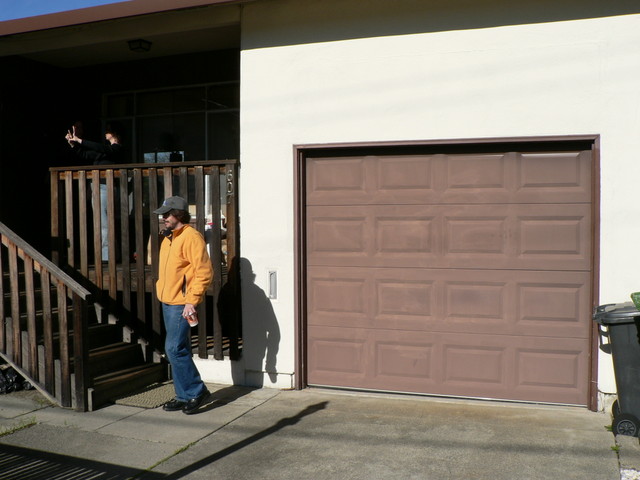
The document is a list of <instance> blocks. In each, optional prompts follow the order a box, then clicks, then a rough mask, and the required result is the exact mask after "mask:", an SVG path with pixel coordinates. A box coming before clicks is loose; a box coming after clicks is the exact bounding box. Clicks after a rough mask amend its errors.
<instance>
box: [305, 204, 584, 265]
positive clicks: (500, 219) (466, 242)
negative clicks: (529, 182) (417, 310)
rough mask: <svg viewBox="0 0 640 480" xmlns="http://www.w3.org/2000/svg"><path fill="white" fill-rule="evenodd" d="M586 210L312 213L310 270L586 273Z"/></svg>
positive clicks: (484, 208) (550, 207) (474, 207)
mask: <svg viewBox="0 0 640 480" xmlns="http://www.w3.org/2000/svg"><path fill="white" fill-rule="evenodd" d="M590 218H591V209H590V206H589V205H582V204H570V205H529V204H527V205H447V206H438V205H424V206H415V205H410V206H386V205H376V206H369V207H361V206H357V207H351V208H348V207H309V209H308V212H307V238H308V243H307V259H308V262H309V264H311V265H327V266H329V265H349V266H371V267H424V268H509V269H550V270H589V268H590V265H591V257H590V251H591V242H590V234H591V230H590V224H591V221H590Z"/></svg>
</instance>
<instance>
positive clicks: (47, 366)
mask: <svg viewBox="0 0 640 480" xmlns="http://www.w3.org/2000/svg"><path fill="white" fill-rule="evenodd" d="M0 239H1V241H0V299H1V300H0V322H1V326H0V353H1V354H2V357H3V358H5V359H6V360H7V361H8V362H10V363H11V364H12V365H13V366H14V368H16V369H17V370H18V371H20V372H23V373H24V374H25V375H26V376H28V378H29V379H30V380H31V382H32V384H33V385H34V386H35V387H36V388H38V389H39V390H40V391H41V392H42V393H43V394H45V396H47V397H48V398H49V399H50V400H52V401H55V402H57V403H59V404H60V405H62V406H64V407H71V406H72V404H73V403H74V401H73V396H72V394H71V383H72V382H71V364H72V363H73V372H74V373H73V374H74V376H75V406H76V409H78V410H82V411H86V410H87V408H88V389H89V381H88V379H89V372H88V352H89V350H88V347H87V341H86V337H87V335H86V332H87V316H88V305H89V304H90V303H91V302H92V294H91V293H90V292H89V290H87V289H86V288H84V287H83V286H82V285H80V284H79V283H78V282H77V281H76V280H74V279H73V278H72V277H71V276H69V275H68V274H67V273H65V272H64V271H63V270H62V269H61V268H59V267H58V266H57V265H55V264H54V263H53V262H52V261H51V260H49V259H47V258H46V257H45V256H44V255H42V254H41V253H40V252H38V251H37V250H35V249H34V248H33V247H32V246H31V245H29V244H28V243H27V242H26V241H25V240H24V239H22V238H20V237H19V236H18V235H17V234H15V233H14V232H13V231H12V230H11V229H9V228H8V227H7V226H6V225H4V224H3V223H0ZM5 257H6V258H5ZM19 259H20V260H21V261H22V263H21V264H20V262H19V261H18V260H19ZM36 277H39V279H40V282H39V285H38V284H37V282H36ZM52 289H54V290H55V292H56V294H55V295H54V296H52V295H51V290H52ZM52 297H53V298H52ZM7 298H8V299H9V302H10V308H9V312H7V311H5V305H6V303H7V302H6V300H7ZM37 306H38V307H37ZM54 312H55V315H54ZM69 313H70V314H71V321H69ZM37 319H40V324H41V326H38V322H37ZM54 323H55V325H54ZM9 332H10V334H9ZM40 332H41V334H42V338H43V340H42V345H43V347H44V348H43V350H42V351H40V350H39V349H38V336H39V334H40ZM71 332H73V358H71V355H70V351H71V349H70V345H69V342H70V339H69V335H70V333H71ZM55 334H57V336H58V338H57V340H54V336H55ZM23 338H26V339H27V342H26V343H27V344H26V345H24V344H23ZM54 349H56V350H58V351H59V352H60V356H59V362H60V382H59V385H60V387H57V384H58V382H56V380H55V367H54V363H55V361H54ZM41 365H42V367H43V368H40V366H41Z"/></svg>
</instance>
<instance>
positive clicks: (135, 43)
mask: <svg viewBox="0 0 640 480" xmlns="http://www.w3.org/2000/svg"><path fill="white" fill-rule="evenodd" d="M127 43H128V44H129V50H131V51H132V52H148V51H149V50H151V42H150V41H149V40H144V39H142V38H138V39H137V40H129V41H128V42H127Z"/></svg>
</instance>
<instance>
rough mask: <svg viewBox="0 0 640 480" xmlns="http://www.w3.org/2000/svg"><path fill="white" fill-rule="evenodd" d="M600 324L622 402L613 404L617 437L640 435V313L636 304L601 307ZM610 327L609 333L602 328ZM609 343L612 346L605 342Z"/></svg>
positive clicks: (597, 317)
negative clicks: (610, 356)
mask: <svg viewBox="0 0 640 480" xmlns="http://www.w3.org/2000/svg"><path fill="white" fill-rule="evenodd" d="M593 320H594V321H596V322H598V324H599V328H598V329H599V331H600V344H601V347H600V348H601V349H602V350H603V351H606V352H608V353H611V355H612V359H613V370H614V374H615V378H616V388H617V390H618V399H617V400H616V401H615V402H614V403H613V408H612V413H613V425H612V427H613V433H614V434H616V435H630V436H633V437H638V436H639V434H640V329H639V327H640V311H638V309H637V308H636V306H635V305H634V304H633V303H632V302H627V303H614V304H608V305H601V306H599V307H597V308H596V310H595V312H594V314H593ZM603 326H604V327H606V329H604V328H602V327H603ZM604 340H608V342H606V343H605V342H604Z"/></svg>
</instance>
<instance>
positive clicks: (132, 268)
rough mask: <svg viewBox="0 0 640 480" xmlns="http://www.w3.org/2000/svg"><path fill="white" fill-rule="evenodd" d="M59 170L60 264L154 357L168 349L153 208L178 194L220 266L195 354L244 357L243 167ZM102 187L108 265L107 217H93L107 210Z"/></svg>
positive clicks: (55, 199) (55, 214) (54, 184)
mask: <svg viewBox="0 0 640 480" xmlns="http://www.w3.org/2000/svg"><path fill="white" fill-rule="evenodd" d="M50 173H51V208H52V210H51V236H52V241H53V245H52V257H53V260H54V263H56V264H57V265H59V266H60V267H61V268H63V269H64V270H65V271H67V272H69V273H70V274H71V275H72V276H73V277H74V278H76V279H78V281H80V282H82V283H83V284H85V285H86V286H87V288H88V289H89V290H90V291H92V292H93V293H94V294H95V296H96V302H99V303H100V304H101V305H102V306H104V308H105V312H106V314H107V315H111V316H114V317H116V318H117V319H118V321H123V322H125V323H126V324H127V325H128V326H129V327H130V329H131V331H132V332H134V334H135V335H136V336H137V337H138V339H139V340H140V341H141V342H145V343H146V344H147V345H148V352H147V353H149V354H152V355H159V354H160V353H161V352H162V350H163V345H162V343H161V342H162V340H161V339H162V337H163V332H164V326H163V324H162V316H161V315H162V314H161V309H160V304H159V302H158V301H157V300H156V296H155V291H154V286H155V282H156V280H157V270H158V252H159V245H160V241H161V237H160V236H159V231H160V228H161V218H159V217H158V215H155V214H153V210H155V209H157V208H158V207H159V206H160V205H161V204H162V201H163V200H164V199H165V198H167V197H170V196H172V195H179V196H181V197H184V198H185V199H187V201H188V202H189V204H190V205H191V206H192V212H191V213H192V225H193V226H194V227H195V228H197V229H198V230H199V231H200V232H202V233H203V234H204V235H205V238H206V241H207V245H208V248H209V254H210V257H211V261H212V264H213V268H214V281H213V284H212V285H211V287H210V288H209V291H208V294H207V298H206V301H205V302H203V304H201V305H200V306H199V309H198V313H199V316H200V324H199V325H198V327H196V328H194V329H192V333H193V335H194V336H193V343H194V350H195V353H197V355H198V356H199V357H200V358H208V357H209V356H212V357H213V358H215V359H218V360H221V359H223V358H224V356H225V355H228V356H230V357H231V358H233V359H235V358H238V356H239V354H240V349H241V344H242V341H241V331H240V312H239V308H240V298H239V287H240V286H239V282H238V281H237V279H238V275H237V271H236V270H237V269H238V265H237V264H238V262H237V261H236V259H237V258H239V251H238V247H239V232H238V218H237V217H238V216H237V177H238V165H237V161H235V160H224V161H216V160H212V161H202V162H180V163H161V164H127V165H100V166H93V165H91V166H84V167H56V168H51V169H50ZM101 183H102V184H104V185H106V187H107V192H108V196H107V218H108V232H109V233H108V235H109V258H108V261H106V262H103V261H102V256H101V255H102V254H101V240H100V231H101V220H100V214H99V213H96V214H94V212H100V194H99V187H100V184H101ZM222 215H224V217H226V234H224V233H223V231H222V229H221V228H220V226H221V224H222V221H221V219H222ZM223 287H224V288H223ZM221 296H222V297H224V298H221ZM222 306H224V308H223V307H222ZM229 306H231V307H229ZM221 312H222V314H221Z"/></svg>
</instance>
